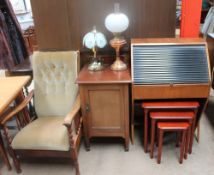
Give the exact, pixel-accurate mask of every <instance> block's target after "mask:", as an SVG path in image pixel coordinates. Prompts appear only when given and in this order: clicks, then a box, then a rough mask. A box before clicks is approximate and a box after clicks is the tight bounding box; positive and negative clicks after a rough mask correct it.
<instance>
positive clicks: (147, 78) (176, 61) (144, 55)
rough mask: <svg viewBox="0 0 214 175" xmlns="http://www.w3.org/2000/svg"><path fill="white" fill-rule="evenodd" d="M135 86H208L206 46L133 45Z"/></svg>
mask: <svg viewBox="0 0 214 175" xmlns="http://www.w3.org/2000/svg"><path fill="white" fill-rule="evenodd" d="M132 49H133V50H132V52H133V58H132V59H133V65H132V69H133V75H132V76H133V81H134V84H168V83H169V84H184V83H187V84H190V83H191V84H195V83H197V84H198V83H208V81H209V73H208V64H207V56H206V46H205V45H133V47H132Z"/></svg>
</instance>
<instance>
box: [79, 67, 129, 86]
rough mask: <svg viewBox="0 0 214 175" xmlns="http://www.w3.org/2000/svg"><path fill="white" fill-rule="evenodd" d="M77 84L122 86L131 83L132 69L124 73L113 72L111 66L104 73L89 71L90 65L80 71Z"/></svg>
mask: <svg viewBox="0 0 214 175" xmlns="http://www.w3.org/2000/svg"><path fill="white" fill-rule="evenodd" d="M76 83H77V84H109V83H111V84H112V83H115V84H122V83H131V71H130V68H128V69H127V70H124V71H112V70H111V69H110V66H105V68H104V69H103V70H102V71H96V72H94V71H89V70H88V65H86V66H84V67H83V69H82V70H81V71H80V73H79V76H78V78H77V80H76Z"/></svg>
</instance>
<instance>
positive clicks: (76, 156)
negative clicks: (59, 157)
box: [71, 149, 80, 175]
mask: <svg viewBox="0 0 214 175" xmlns="http://www.w3.org/2000/svg"><path fill="white" fill-rule="evenodd" d="M71 158H72V160H73V162H74V166H75V171H76V175H80V169H79V162H78V155H77V151H76V149H72V150H71Z"/></svg>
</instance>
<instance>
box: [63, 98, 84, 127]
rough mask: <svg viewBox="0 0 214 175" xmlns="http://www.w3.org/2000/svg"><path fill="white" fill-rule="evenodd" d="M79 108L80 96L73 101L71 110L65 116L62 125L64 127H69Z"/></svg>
mask: <svg viewBox="0 0 214 175" xmlns="http://www.w3.org/2000/svg"><path fill="white" fill-rule="evenodd" d="M80 107H81V106H80V96H79V95H78V96H77V98H76V100H75V103H74V105H73V108H72V110H71V111H70V112H69V113H68V114H67V115H66V117H65V119H64V123H63V125H65V126H67V127H68V126H70V125H71V123H72V121H73V119H74V118H75V116H76V114H77V113H78V112H79V110H80Z"/></svg>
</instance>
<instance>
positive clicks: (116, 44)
mask: <svg viewBox="0 0 214 175" xmlns="http://www.w3.org/2000/svg"><path fill="white" fill-rule="evenodd" d="M125 44H126V40H125V39H123V38H120V37H115V38H113V39H112V40H111V41H110V45H111V47H113V48H114V49H115V51H116V60H115V61H114V63H113V64H112V65H111V69H112V70H115V71H122V70H126V69H127V65H126V64H125V63H124V62H123V61H122V60H121V59H120V48H121V47H122V46H123V45H125Z"/></svg>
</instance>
